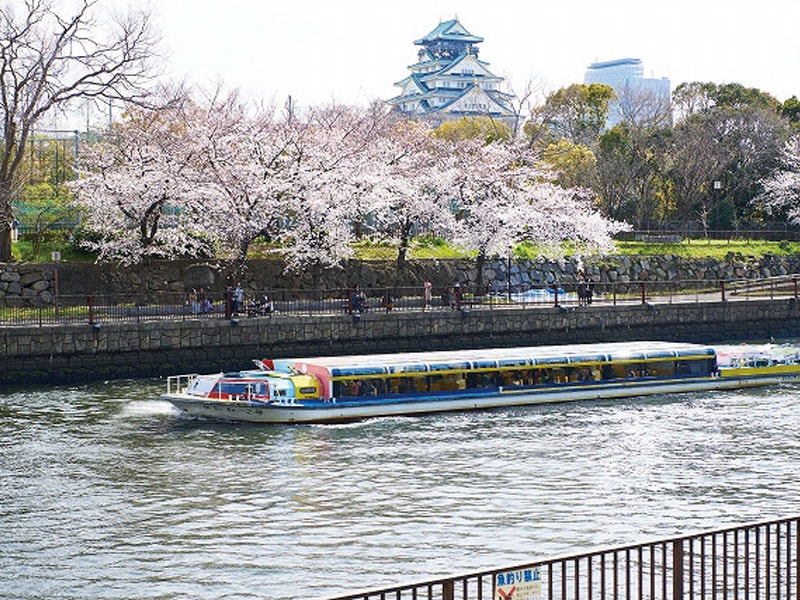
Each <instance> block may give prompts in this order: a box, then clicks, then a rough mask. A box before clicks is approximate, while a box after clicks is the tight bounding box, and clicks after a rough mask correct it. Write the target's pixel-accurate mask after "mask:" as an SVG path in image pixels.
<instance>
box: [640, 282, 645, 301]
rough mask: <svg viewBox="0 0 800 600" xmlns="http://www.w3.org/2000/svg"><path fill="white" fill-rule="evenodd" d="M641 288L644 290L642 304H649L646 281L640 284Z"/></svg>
mask: <svg viewBox="0 0 800 600" xmlns="http://www.w3.org/2000/svg"><path fill="white" fill-rule="evenodd" d="M639 286H640V287H641V288H642V304H647V294H646V293H645V283H644V281H641V282H639Z"/></svg>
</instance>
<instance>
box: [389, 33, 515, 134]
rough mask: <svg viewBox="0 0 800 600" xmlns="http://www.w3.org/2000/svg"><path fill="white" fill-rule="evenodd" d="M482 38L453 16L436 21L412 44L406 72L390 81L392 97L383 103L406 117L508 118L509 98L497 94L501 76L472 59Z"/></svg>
mask: <svg viewBox="0 0 800 600" xmlns="http://www.w3.org/2000/svg"><path fill="white" fill-rule="evenodd" d="M482 41H483V38H482V37H478V36H476V35H472V34H471V33H470V32H469V31H467V30H466V29H465V28H464V26H463V25H461V23H460V22H459V21H458V18H456V19H452V20H450V21H445V22H443V23H440V24H439V26H438V27H436V29H434V30H433V31H431V32H430V33H429V34H428V35H426V36H425V37H422V38H420V39H418V40H416V41H415V42H414V44H415V45H417V46H420V49H419V51H418V52H417V62H416V63H414V64H412V65H409V67H408V69H409V70H410V71H411V74H410V75H409V76H408V77H406V78H405V79H403V80H401V81H399V82H397V83H395V86H397V87H399V88H400V89H401V92H400V94H399V95H398V96H395V97H394V98H391V99H389V100H387V103H389V104H391V105H392V106H394V107H395V109H396V110H398V111H400V112H402V113H405V114H407V115H415V116H423V115H431V116H433V117H434V118H436V119H438V120H441V121H445V120H448V119H455V118H459V117H463V116H490V117H494V118H501V119H504V120H505V119H508V120H513V119H514V118H515V117H516V115H515V114H514V111H513V110H512V109H511V108H510V106H509V100H510V99H511V96H510V95H509V94H506V93H504V92H503V91H501V90H500V84H501V83H502V82H503V78H502V77H498V76H497V75H495V74H494V73H492V72H491V71H490V70H489V63H487V62H484V61H482V60H480V59H479V58H478V52H479V51H478V44H480V43H481V42H482Z"/></svg>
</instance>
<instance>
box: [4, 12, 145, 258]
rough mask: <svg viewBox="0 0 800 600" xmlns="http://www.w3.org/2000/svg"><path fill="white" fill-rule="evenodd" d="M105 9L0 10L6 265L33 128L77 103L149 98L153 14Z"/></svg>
mask: <svg viewBox="0 0 800 600" xmlns="http://www.w3.org/2000/svg"><path fill="white" fill-rule="evenodd" d="M99 4H100V3H99V2H98V1H97V0H79V1H78V2H76V3H73V4H72V6H71V7H70V8H67V7H64V6H61V5H59V4H57V3H56V2H54V1H51V0H22V1H20V0H17V1H16V2H11V3H10V4H9V3H8V2H5V1H4V2H2V4H0V119H2V134H3V139H2V144H0V262H7V261H9V260H11V231H10V227H11V221H12V209H11V207H12V202H13V201H14V200H15V199H16V197H17V194H18V192H19V189H18V185H17V184H18V183H19V181H18V180H19V177H18V176H19V170H20V165H21V164H22V160H23V156H24V153H25V145H26V142H27V140H28V138H29V137H30V136H31V134H32V131H33V128H34V126H35V125H36V124H37V123H38V122H40V121H41V120H42V119H43V118H45V117H46V116H47V115H50V114H53V113H55V112H58V111H61V110H66V109H68V108H69V107H70V106H71V105H72V103H73V102H76V101H80V100H85V99H100V100H104V99H111V100H113V99H117V100H125V101H135V100H138V99H141V98H143V97H144V96H145V95H146V93H147V90H146V89H145V87H144V86H145V85H146V84H147V82H148V81H149V80H150V78H151V77H152V75H153V72H152V70H151V66H152V59H153V57H154V49H155V45H156V42H157V39H156V36H155V35H154V30H153V27H152V24H151V18H150V14H149V13H148V12H146V11H136V12H130V13H129V14H128V15H127V16H125V17H123V18H122V19H118V20H116V21H109V20H107V19H106V20H103V19H101V18H100V17H101V15H100V14H99V12H98V10H96V7H97V6H98V5H99Z"/></svg>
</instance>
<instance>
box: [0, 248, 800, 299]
mask: <svg viewBox="0 0 800 600" xmlns="http://www.w3.org/2000/svg"><path fill="white" fill-rule="evenodd" d="M579 272H584V273H585V274H586V275H587V276H588V277H589V278H590V279H592V280H593V281H595V282H598V283H614V284H615V286H616V290H617V291H618V292H620V293H624V292H626V291H631V290H629V289H627V287H626V286H627V284H629V283H631V286H630V287H631V289H633V282H639V281H673V280H709V281H714V280H725V281H731V280H736V279H759V278H763V277H771V276H776V275H787V274H792V273H800V257H798V256H795V255H793V256H771V255H768V256H766V257H764V258H762V259H758V260H757V259H755V258H754V257H746V256H741V255H734V254H731V255H729V256H728V257H726V259H725V260H722V261H717V260H711V259H703V260H697V259H687V258H681V257H677V256H670V255H665V256H654V257H630V256H607V257H602V258H600V257H598V258H588V259H584V260H579V259H575V258H565V259H561V260H553V259H545V258H538V259H535V260H525V261H523V260H515V261H512V262H511V272H510V276H509V272H508V262H507V260H493V261H488V262H487V263H486V265H485V267H484V269H483V277H482V282H483V284H485V285H488V286H489V288H490V289H497V290H500V289H505V288H506V285H507V282H508V281H509V279H510V281H511V284H512V286H514V287H515V288H519V287H523V288H527V287H530V286H540V285H550V284H552V283H554V282H559V283H566V284H569V283H572V282H574V281H575V279H576V275H577V274H578V273H579ZM425 277H429V278H430V279H431V281H432V282H433V284H434V287H435V289H437V290H441V289H444V288H445V287H447V286H450V285H452V284H453V283H454V282H455V281H460V282H461V283H462V284H463V285H467V286H472V285H475V284H477V283H478V282H477V280H478V273H477V270H476V267H475V264H474V262H469V261H461V260H445V261H441V260H426V261H410V262H409V263H408V265H407V268H406V270H405V271H404V272H403V273H402V275H400V276H398V275H397V273H396V271H395V266H394V263H393V262H391V261H349V262H348V263H347V264H346V265H344V267H342V268H340V269H330V270H327V271H325V272H323V273H321V274H320V276H319V279H318V282H317V283H316V284H315V282H314V281H313V280H312V277H311V276H310V275H309V274H303V275H292V274H287V273H284V272H283V263H281V262H279V261H270V260H252V261H249V262H248V269H247V272H246V273H244V274H240V275H238V276H237V277H236V278H235V279H234V277H233V275H232V272H231V265H230V264H228V263H224V262H221V261H208V262H196V261H154V262H151V263H148V264H144V265H136V266H132V267H126V268H116V267H114V266H113V265H94V264H86V263H61V264H59V265H53V264H47V265H43V264H24V263H12V264H0V307H2V306H32V307H39V306H50V305H52V304H53V301H54V296H55V291H56V279H57V280H58V291H59V295H60V296H61V297H62V298H63V297H68V296H75V297H83V298H85V297H86V296H87V295H96V296H104V297H111V298H114V299H116V300H117V301H131V302H141V301H145V302H146V301H153V302H163V294H164V293H166V292H170V293H179V294H185V293H186V292H187V291H188V290H190V289H191V288H193V287H194V288H197V289H199V288H201V287H202V288H205V289H206V291H213V292H218V293H219V292H222V290H223V289H224V287H225V285H226V284H228V283H233V282H234V281H235V280H241V281H242V282H243V285H244V287H245V290H246V291H252V292H256V291H262V290H310V289H313V288H314V287H315V285H318V286H319V287H320V288H321V289H345V288H352V287H355V286H356V285H360V286H361V287H362V288H363V289H370V288H386V287H396V286H409V287H414V286H419V285H420V284H421V282H422V281H423V280H424V279H425Z"/></svg>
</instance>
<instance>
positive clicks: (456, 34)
mask: <svg viewBox="0 0 800 600" xmlns="http://www.w3.org/2000/svg"><path fill="white" fill-rule="evenodd" d="M439 41H446V42H469V43H472V44H479V43H480V42H482V41H483V38H482V37H479V36H477V35H472V34H471V33H470V32H469V31H467V30H466V29H465V28H464V26H463V25H462V24H461V23H460V22H459V21H458V18H455V19H451V20H449V21H444V22H442V23H439V25H438V27H436V29H434V30H433V31H431V32H430V33H429V34H428V35H426V36H424V37H421V38H419V39H418V40H415V41H414V44H416V45H417V46H425V45H426V44H430V43H433V42H439Z"/></svg>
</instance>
